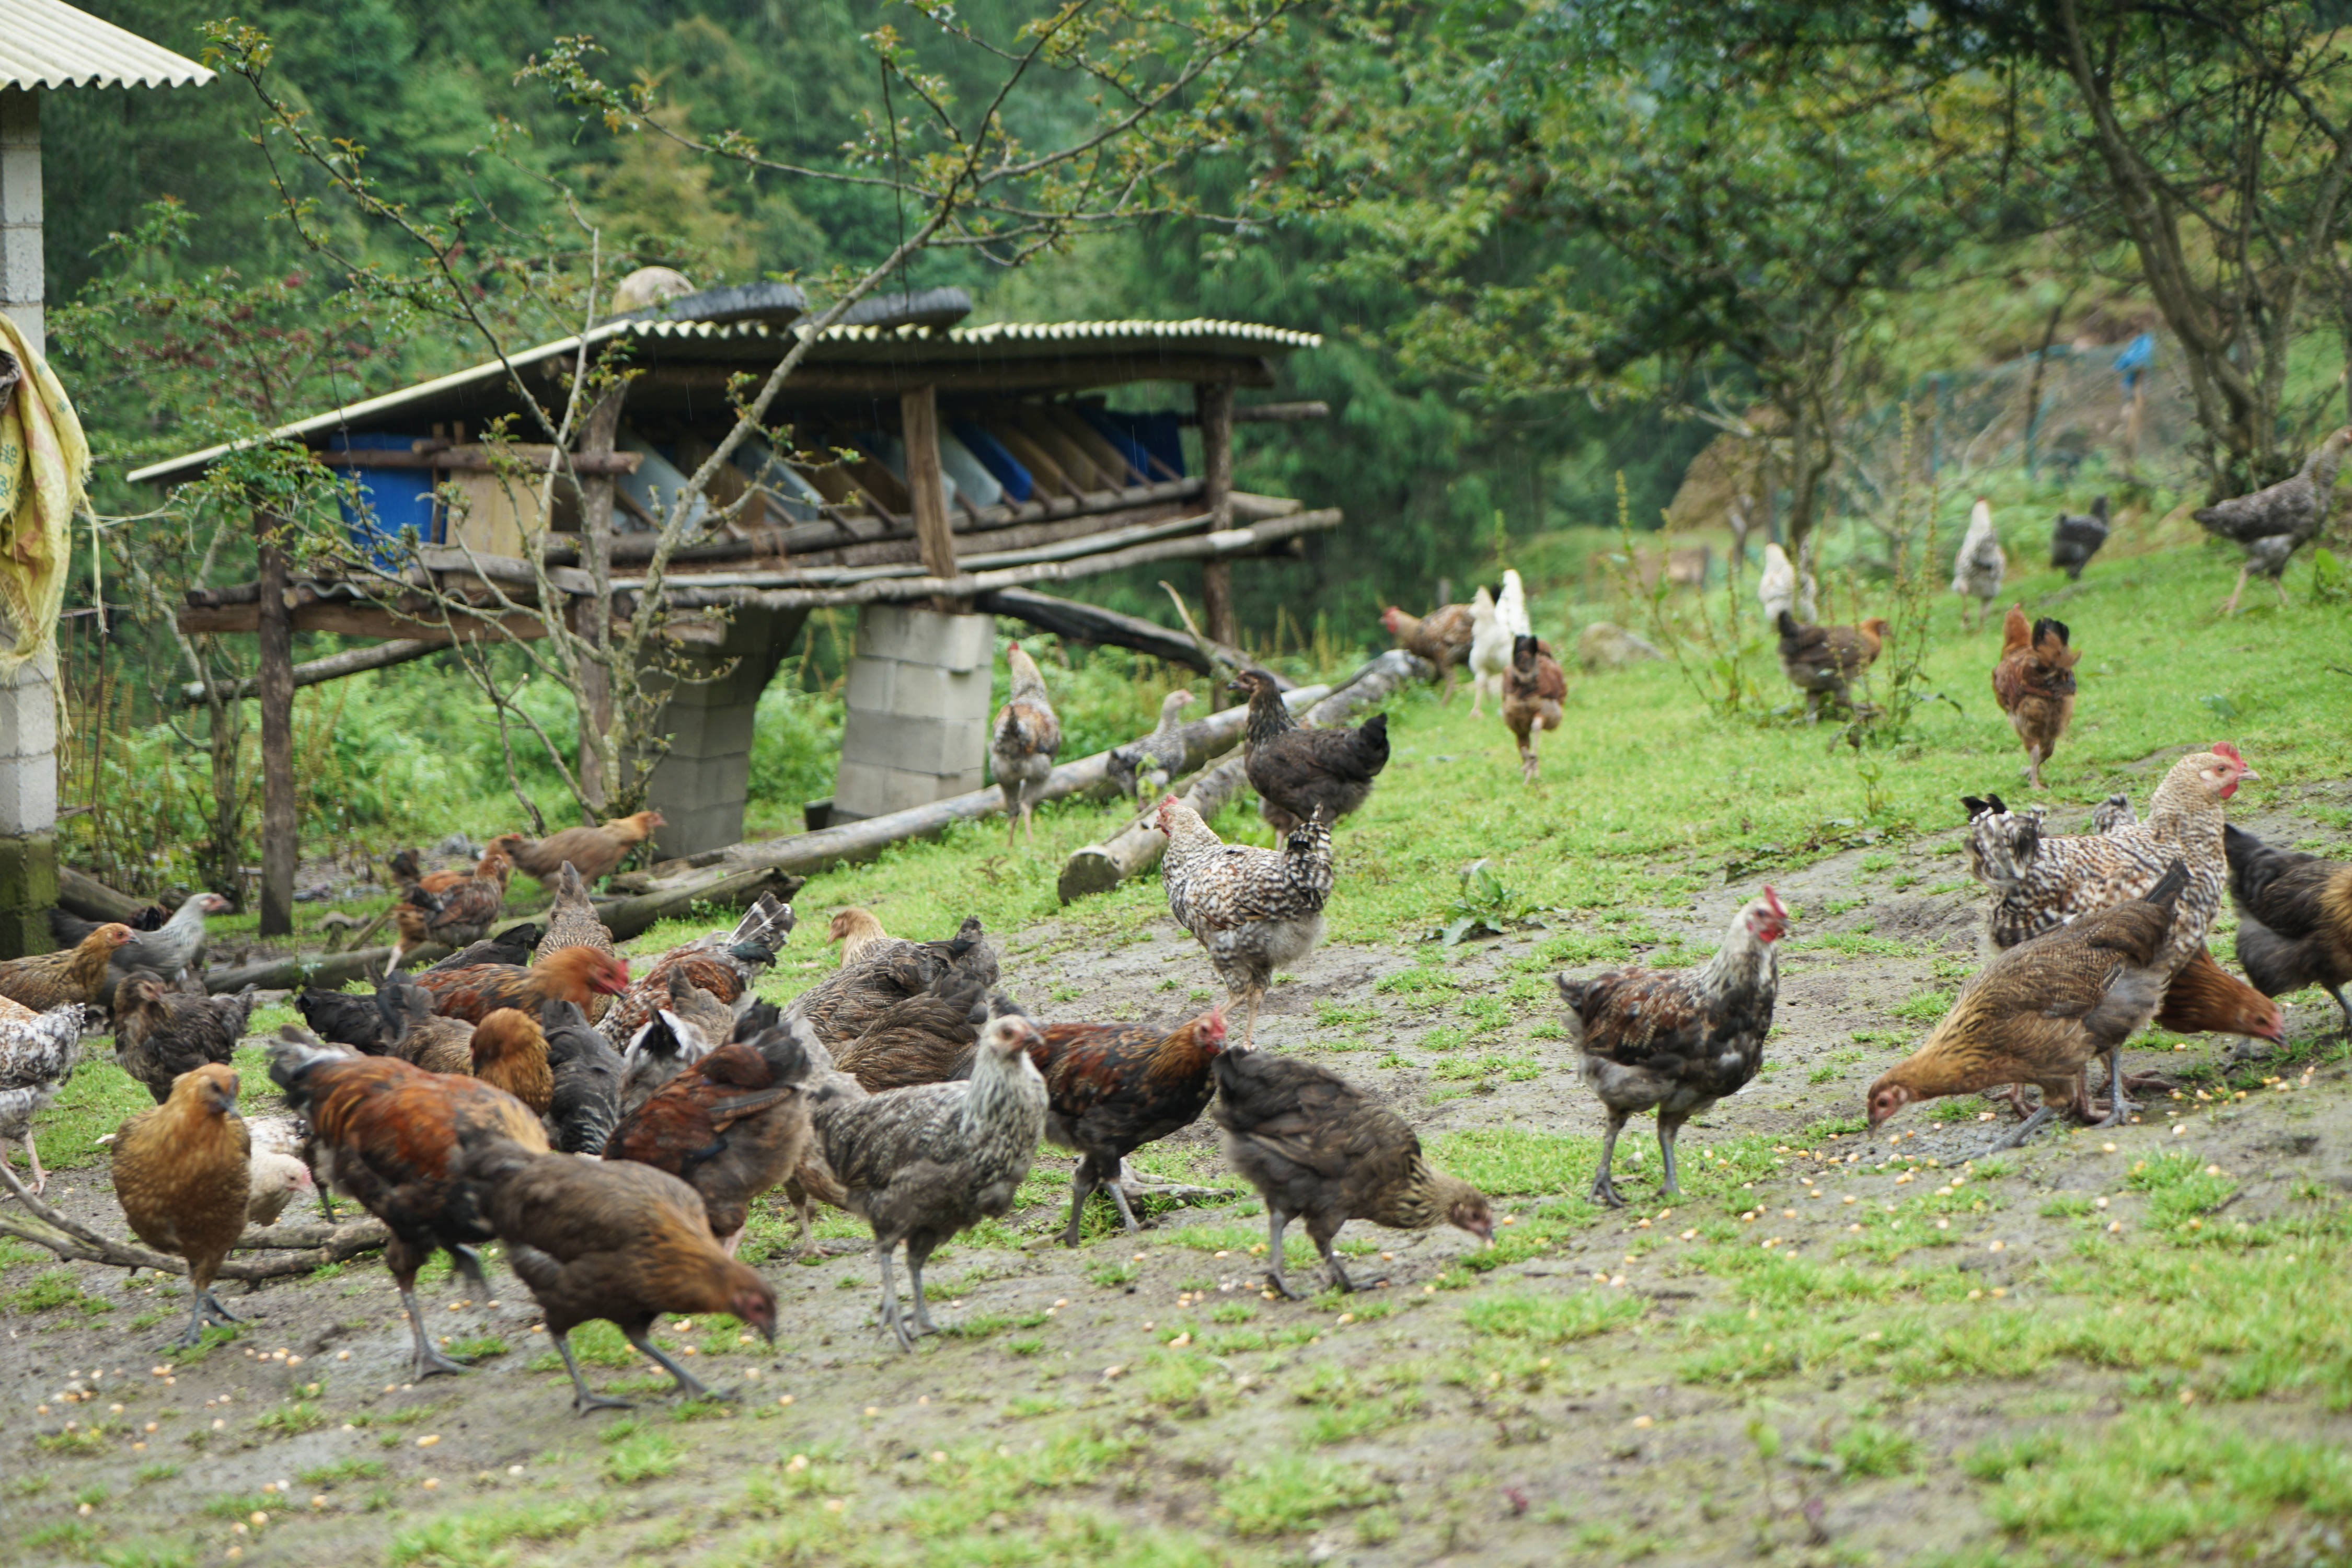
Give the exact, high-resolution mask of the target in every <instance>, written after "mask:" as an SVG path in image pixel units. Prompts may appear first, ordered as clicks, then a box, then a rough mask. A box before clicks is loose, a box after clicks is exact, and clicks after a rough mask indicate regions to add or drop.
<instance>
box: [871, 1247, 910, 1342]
mask: <svg viewBox="0 0 2352 1568" xmlns="http://www.w3.org/2000/svg"><path fill="white" fill-rule="evenodd" d="M896 1246H897V1243H895V1242H894V1243H891V1244H890V1246H887V1247H886V1246H885V1245H883V1242H882V1239H881V1237H875V1240H874V1256H875V1258H877V1259H878V1260H879V1261H880V1262H881V1265H882V1326H883V1327H885V1328H887V1329H888V1330H889V1331H891V1332H892V1333H894V1334H896V1335H898V1348H899V1349H900V1350H902V1351H910V1350H913V1349H914V1348H915V1338H914V1336H913V1335H912V1334H909V1333H908V1332H907V1325H906V1323H905V1321H903V1320H902V1319H901V1317H900V1316H899V1312H898V1280H897V1279H895V1278H893V1277H892V1275H891V1273H890V1253H891V1250H892V1248H893V1247H896Z"/></svg>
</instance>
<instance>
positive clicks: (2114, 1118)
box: [2099, 1045, 2139, 1127]
mask: <svg viewBox="0 0 2352 1568" xmlns="http://www.w3.org/2000/svg"><path fill="white" fill-rule="evenodd" d="M2130 1096H2131V1084H2130V1082H2129V1080H2127V1079H2126V1078H2125V1077H2124V1052H2123V1047H2122V1046H2120V1045H2118V1046H2116V1047H2112V1048H2111V1049H2109V1050H2108V1052H2107V1099H2108V1100H2112V1101H2113V1102H2114V1103H2113V1104H2112V1105H2110V1106H2109V1107H2108V1109H2107V1116H2106V1120H2105V1121H2102V1122H2100V1123H2099V1125H2100V1126H2102V1127H2121V1126H2122V1125H2123V1124H2124V1123H2125V1122H2126V1121H2130V1120H2131V1113H2132V1112H2133V1111H2135V1110H2138V1109H2139V1108H2138V1107H2137V1106H2136V1105H2134V1104H2133V1103H2132V1102H2131V1098H2130Z"/></svg>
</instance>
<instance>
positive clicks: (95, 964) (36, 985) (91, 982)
mask: <svg viewBox="0 0 2352 1568" xmlns="http://www.w3.org/2000/svg"><path fill="white" fill-rule="evenodd" d="M130 941H131V928H130V927H129V926H127V925H119V924H107V925H102V926H92V927H91V928H90V932H89V935H88V936H86V937H84V938H82V939H81V942H80V943H79V945H77V946H74V947H69V948H67V949H65V950H64V951H63V952H42V953H36V954H34V955H33V956H32V957H30V958H11V959H7V960H5V962H0V996H5V997H6V998H8V1000H9V1001H11V1002H19V1003H22V1004H23V1005H26V1006H27V1007H30V1008H31V1009H32V1010H33V1011H34V1012H36V1013H47V1012H48V1011H50V1010H51V1009H52V1008H57V1007H62V1006H64V1005H66V1004H67V1003H68V1002H73V1003H84V1002H102V1001H104V1000H106V999H107V998H108V997H110V996H111V995H112V994H113V993H112V992H111V991H110V990H109V989H108V988H107V984H106V975H107V970H108V968H109V967H110V965H111V964H112V963H113V961H114V955H115V954H116V953H117V952H120V951H121V949H122V947H123V946H124V944H126V943H127V942H130Z"/></svg>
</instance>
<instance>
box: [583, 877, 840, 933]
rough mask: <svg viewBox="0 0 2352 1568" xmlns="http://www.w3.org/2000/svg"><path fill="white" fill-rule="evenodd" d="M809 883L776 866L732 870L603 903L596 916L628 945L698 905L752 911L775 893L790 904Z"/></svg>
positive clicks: (803, 878)
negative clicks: (760, 901) (661, 923)
mask: <svg viewBox="0 0 2352 1568" xmlns="http://www.w3.org/2000/svg"><path fill="white" fill-rule="evenodd" d="M807 881H808V879H807V878H806V877H795V876H793V875H791V874H789V873H787V872H783V871H780V870H778V869H777V868H775V867H773V866H754V867H750V868H744V869H741V870H734V869H730V870H727V871H725V872H723V873H722V874H721V875H719V876H715V877H699V878H695V879H689V880H683V881H678V882H673V883H668V884H665V885H663V886H661V887H657V888H656V889H653V890H652V891H650V892H646V893H641V894H639V895H637V896H636V897H635V898H628V899H619V900H614V902H612V903H609V904H600V905H598V906H597V908H596V915H597V918H598V919H600V920H602V921H604V925H605V928H606V929H607V930H609V931H612V933H613V940H614V942H626V941H628V940H629V939H630V938H631V937H634V936H642V935H644V934H645V933H646V931H650V930H652V929H653V928H654V926H656V924H658V923H659V922H661V921H666V920H668V919H670V918H671V917H672V916H676V915H684V914H688V913H689V912H691V911H692V910H693V909H694V906H695V905H697V904H715V905H717V906H719V908H721V909H730V910H740V909H749V908H750V907H751V905H752V904H754V903H756V902H758V901H759V898H760V895H761V893H773V894H775V895H776V897H778V898H780V899H782V900H784V901H785V902H787V903H790V902H791V901H792V897H793V894H794V893H797V892H799V891H800V890H801V889H802V887H803V885H804V884H806V882H807Z"/></svg>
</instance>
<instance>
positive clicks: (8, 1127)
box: [0, 1002, 81, 1194]
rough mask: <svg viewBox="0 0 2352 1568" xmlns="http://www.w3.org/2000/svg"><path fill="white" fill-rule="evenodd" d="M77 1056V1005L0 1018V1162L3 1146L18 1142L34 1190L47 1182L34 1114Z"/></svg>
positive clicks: (53, 1093)
mask: <svg viewBox="0 0 2352 1568" xmlns="http://www.w3.org/2000/svg"><path fill="white" fill-rule="evenodd" d="M80 1055H81V1007H80V1005H79V1004H77V1003H71V1002H68V1003H66V1004H64V1005H61V1006H57V1007H52V1008H50V1009H49V1010H48V1011H47V1012H46V1013H42V1014H39V1015H37V1016H34V1017H31V1018H17V1017H11V1018H6V1019H0V1164H5V1163H7V1159H8V1145H9V1144H10V1143H22V1144H23V1145H24V1146H25V1158H26V1160H27V1161H28V1162H30V1163H31V1164H32V1167H33V1191H34V1193H35V1194H39V1193H40V1192H42V1191H43V1190H44V1189H46V1188H47V1186H48V1184H49V1177H48V1173H47V1172H46V1171H44V1170H42V1169H41V1152H40V1150H38V1149H37V1148H35V1147H34V1145H33V1119H34V1118H35V1117H36V1116H38V1115H39V1114H40V1113H41V1110H42V1109H43V1108H44V1107H45V1106H47V1104H48V1103H49V1101H50V1100H55V1099H56V1098H57V1094H58V1089H62V1088H64V1087H65V1083H66V1080H67V1079H70V1078H71V1077H73V1070H74V1065H75V1063H76V1062H77V1061H78V1060H79V1058H80Z"/></svg>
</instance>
